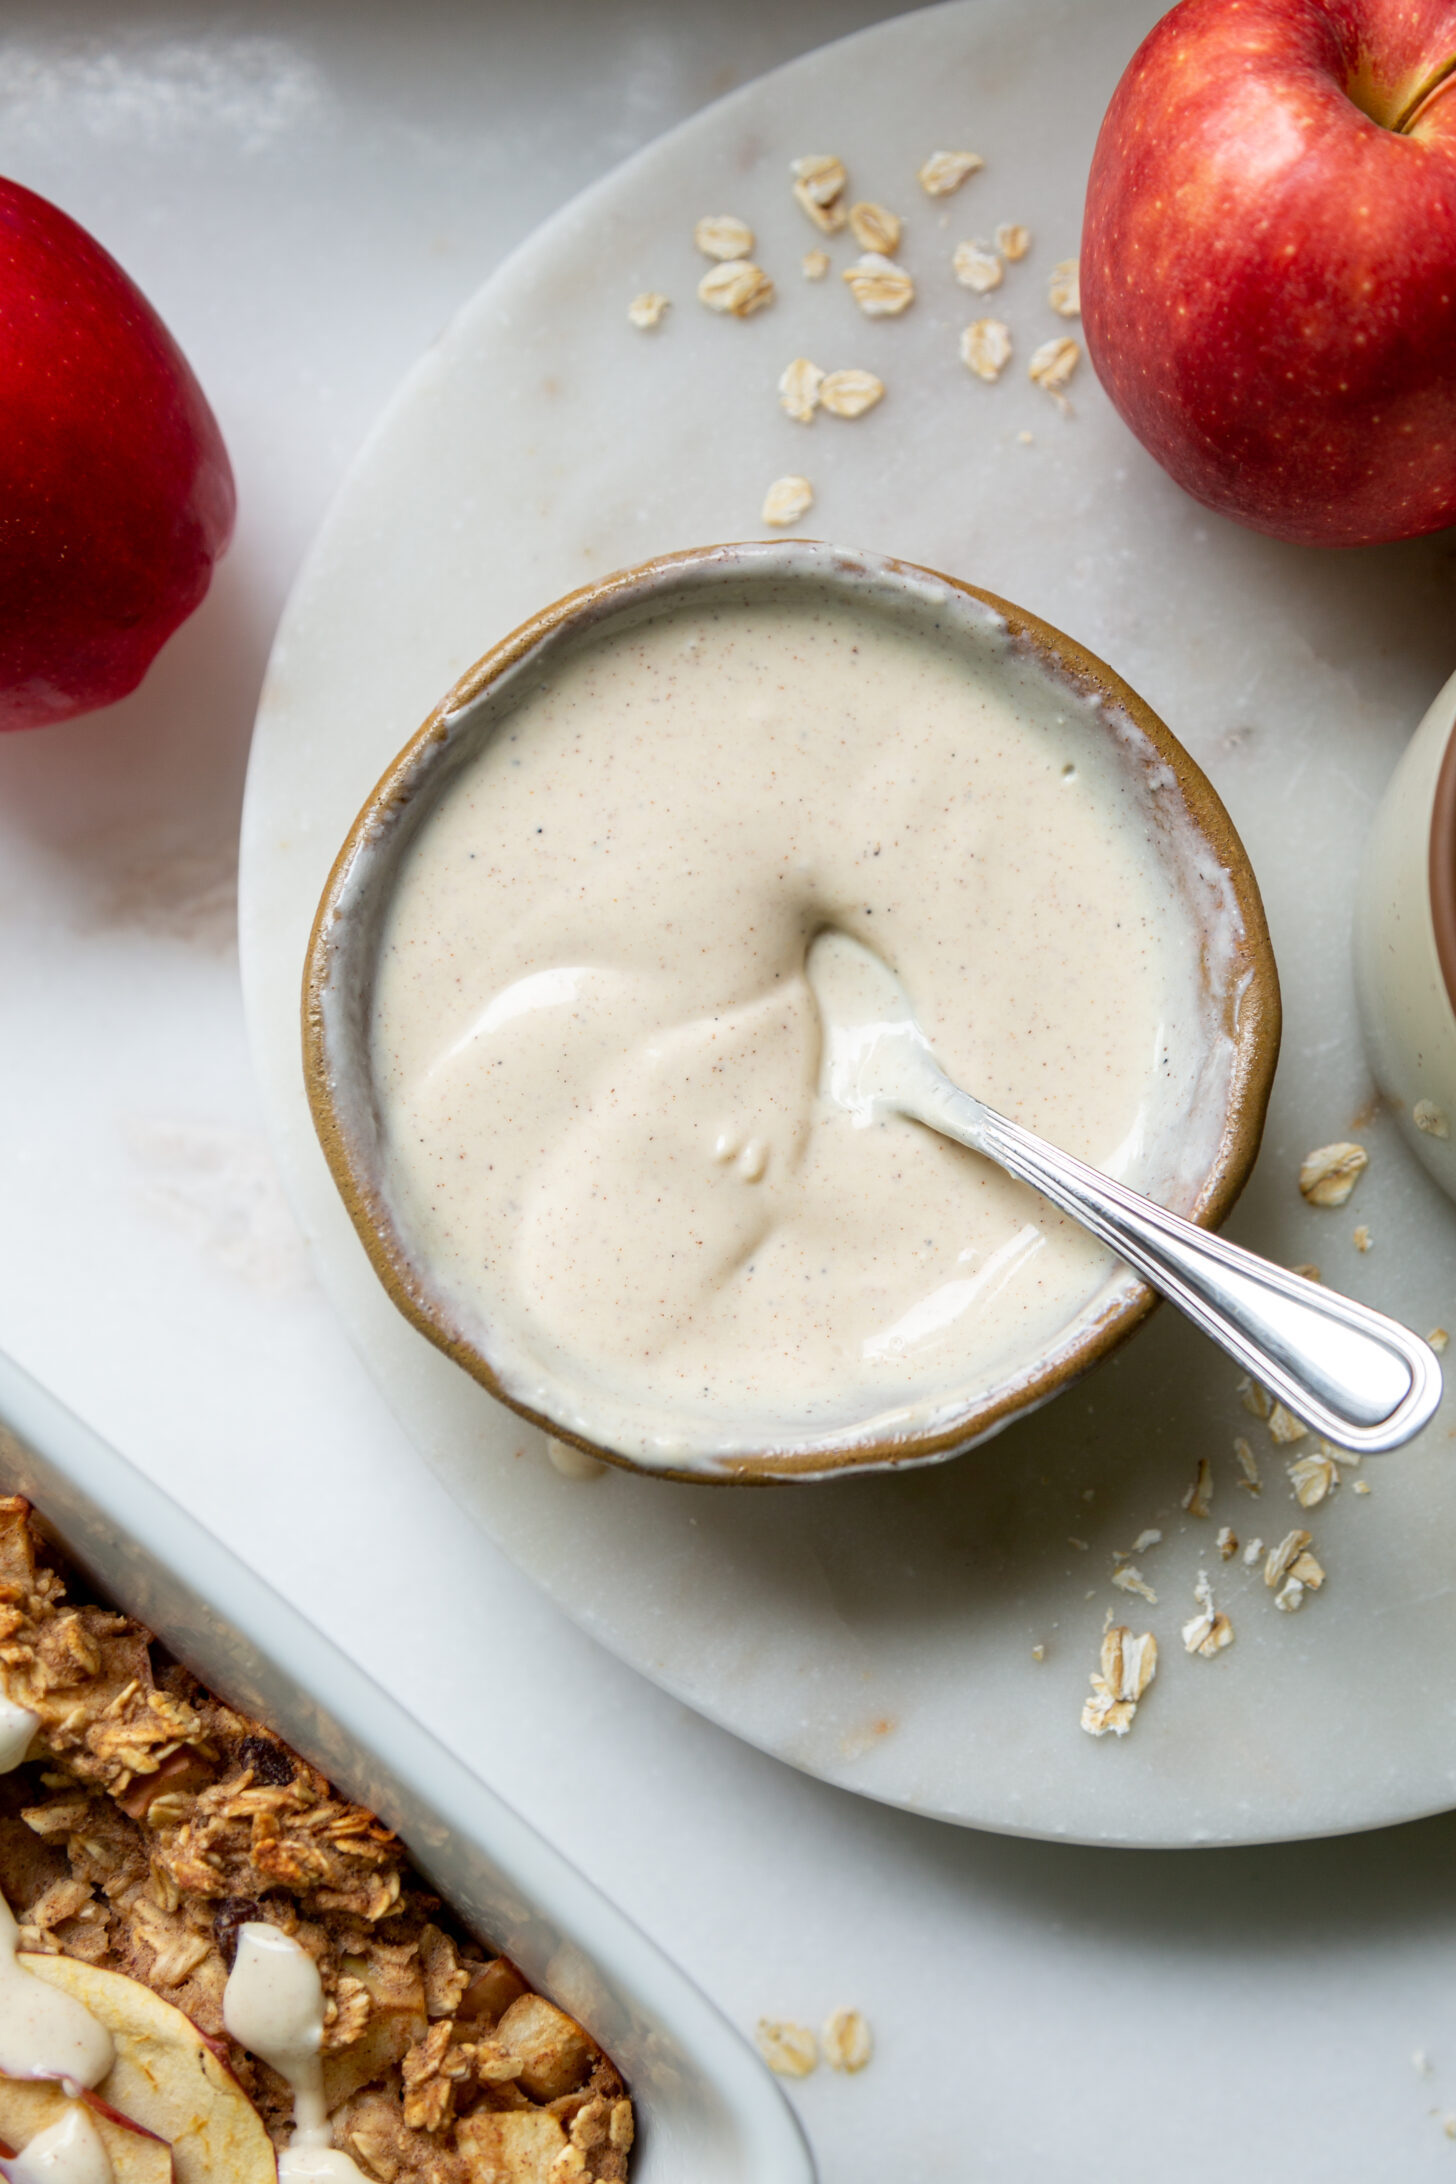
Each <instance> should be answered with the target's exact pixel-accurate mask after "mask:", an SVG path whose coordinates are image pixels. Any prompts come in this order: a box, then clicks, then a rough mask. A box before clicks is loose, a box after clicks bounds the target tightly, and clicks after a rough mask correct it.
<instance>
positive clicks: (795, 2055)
mask: <svg viewBox="0 0 1456 2184" xmlns="http://www.w3.org/2000/svg"><path fill="white" fill-rule="evenodd" d="M753 2037H754V2039H755V2040H756V2041H757V2043H758V2052H759V2054H760V2055H761V2056H762V2057H763V2059H764V2061H765V2062H766V2063H767V2064H768V2067H769V2069H770V2070H772V2071H774V2072H776V2073H777V2075H778V2076H779V2077H780V2078H807V2077H808V2075H809V2073H810V2071H811V2070H814V2069H815V2068H817V2066H818V2062H819V2046H818V2042H817V2041H816V2040H815V2038H814V2035H813V2033H812V2032H811V2031H810V2030H809V2027H808V2026H807V2025H796V2024H793V2023H792V2022H791V2021H790V2020H789V2019H788V2018H774V2017H760V2019H759V2020H758V2024H757V2026H756V2027H755V2030H754V2035H753Z"/></svg>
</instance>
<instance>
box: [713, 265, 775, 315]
mask: <svg viewBox="0 0 1456 2184" xmlns="http://www.w3.org/2000/svg"><path fill="white" fill-rule="evenodd" d="M773 299H774V284H773V282H772V281H771V280H770V279H769V277H768V275H767V274H766V273H765V272H764V270H763V268H762V266H757V265H754V264H753V263H752V262H751V260H749V259H747V258H730V259H729V260H728V262H727V263H726V264H725V265H715V266H714V267H713V270H712V272H711V273H705V274H704V275H703V277H702V279H701V280H700V281H699V282H698V301H699V303H705V304H706V305H707V307H708V309H709V310H710V311H718V312H720V313H724V314H726V315H727V316H728V317H730V318H752V316H753V314H754V312H755V311H762V310H763V309H764V307H765V305H766V304H770V303H772V302H773Z"/></svg>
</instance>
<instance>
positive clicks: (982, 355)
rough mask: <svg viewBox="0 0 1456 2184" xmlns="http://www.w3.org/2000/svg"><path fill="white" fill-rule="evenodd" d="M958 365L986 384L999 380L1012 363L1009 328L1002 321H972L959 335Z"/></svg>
mask: <svg viewBox="0 0 1456 2184" xmlns="http://www.w3.org/2000/svg"><path fill="white" fill-rule="evenodd" d="M961 362H962V364H964V365H965V367H966V370H967V371H970V372H974V373H975V375H976V377H977V378H978V379H984V380H986V381H987V382H988V384H989V383H990V382H991V381H993V380H997V379H999V378H1000V377H1001V374H1002V373H1003V372H1004V371H1005V369H1006V367H1007V365H1008V364H1009V363H1010V362H1011V328H1010V327H1009V326H1008V325H1007V324H1006V323H1005V321H1004V320H1003V319H998V318H981V319H973V320H972V322H971V324H970V325H969V326H967V327H965V328H964V329H963V330H962V333H961ZM1024 437H1029V435H1024Z"/></svg>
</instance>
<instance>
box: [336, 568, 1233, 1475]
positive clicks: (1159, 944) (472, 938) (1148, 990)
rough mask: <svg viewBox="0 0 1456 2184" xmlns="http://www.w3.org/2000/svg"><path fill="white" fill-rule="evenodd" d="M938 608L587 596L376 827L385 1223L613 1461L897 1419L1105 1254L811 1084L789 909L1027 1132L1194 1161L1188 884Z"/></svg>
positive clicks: (1090, 747)
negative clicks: (578, 641) (568, 648)
mask: <svg viewBox="0 0 1456 2184" xmlns="http://www.w3.org/2000/svg"><path fill="white" fill-rule="evenodd" d="M977 615H978V616H979V619H977V618H976V617H975V616H972V617H968V616H967V614H966V611H965V609H964V608H963V607H960V606H956V605H954V603H952V602H951V601H950V598H949V595H948V594H945V593H942V592H940V591H938V590H937V588H936V587H934V586H927V587H925V596H924V598H923V599H917V600H916V602H915V604H914V607H913V611H912V615H911V619H910V620H908V621H907V618H906V616H905V615H904V614H900V615H897V614H895V613H892V612H888V611H884V610H882V609H881V608H880V607H878V606H876V605H873V604H867V605H865V606H864V607H863V608H861V609H859V610H855V609H853V608H851V607H850V606H848V605H846V603H845V602H844V599H843V597H842V595H840V594H838V593H836V592H833V591H830V590H829V589H827V588H826V589H822V590H820V589H817V588H814V587H811V586H808V585H806V584H804V583H801V582H796V583H793V584H791V585H788V586H786V587H783V588H782V589H781V590H779V591H778V592H777V593H768V592H767V589H766V587H764V586H763V585H761V584H760V585H758V586H757V587H755V588H753V590H752V591H750V590H749V589H748V588H746V587H745V588H744V589H743V590H742V591H740V592H734V591H733V590H732V588H731V587H730V588H726V589H725V590H724V591H722V592H720V593H716V594H714V595H713V596H712V597H711V598H707V597H705V598H701V599H696V600H694V601H692V602H691V603H690V604H686V605H680V606H675V607H673V608H672V609H671V610H669V611H666V612H659V613H657V614H655V615H649V616H647V617H645V618H641V619H639V621H638V622H637V623H636V625H635V626H632V627H626V628H624V627H620V626H619V627H617V628H616V629H613V630H610V631H608V632H607V633H606V634H604V635H601V636H598V637H596V638H594V639H591V640H589V641H588V642H586V643H585V644H583V645H581V646H579V647H578V648H577V649H576V651H575V652H574V653H573V654H572V655H571V656H569V657H567V658H562V659H558V660H553V661H551V662H550V663H548V665H547V666H546V667H545V668H544V669H543V670H541V671H539V672H538V673H536V675H535V676H534V678H533V677H532V676H530V675H526V676H524V677H523V678H521V680H520V683H519V685H518V688H517V690H516V692H515V694H514V704H513V706H512V708H511V709H510V710H508V711H507V712H506V713H505V715H504V717H503V719H502V722H501V725H500V727H499V728H498V730H497V732H496V734H495V735H494V737H493V739H492V741H491V742H490V744H489V745H488V747H487V748H486V749H485V750H484V751H483V753H482V754H480V755H479V756H478V757H476V758H475V759H474V760H473V761H471V762H470V763H469V764H468V765H466V766H465V767H463V768H462V769H461V770H460V772H459V773H458V774H457V775H456V777H455V778H454V779H453V780H452V781H451V782H450V783H449V785H448V786H447V787H446V788H445V789H444V791H443V793H442V794H441V796H440V798H439V800H438V802H437V803H436V805H435V806H434V808H433V809H432V810H431V812H430V814H429V817H428V820H427V822H426V823H425V824H423V825H422V826H421V827H420V828H419V831H418V833H417V835H416V838H415V840H414V842H413V844H412V846H411V848H410V849H409V851H408V852H407V853H406V855H405V857H404V859H403V860H402V863H401V868H400V872H399V875H398V879H397V882H396V887H395V891H394V895H393V898H392V901H391V904H390V906H389V910H388V914H387V918H386V921H385V926H384V930H383V937H382V943H381V948H380V956H379V964H378V971H377V976H376V982H375V991H374V1002H373V1020H372V1066H373V1077H374V1082H375V1085H376V1089H377V1095H378V1104H379V1111H380V1117H381V1124H382V1132H383V1140H384V1145H385V1150H386V1187H387V1191H388V1195H389V1199H390V1203H391V1207H392V1209H393V1213H394V1216H395V1219H396V1221H397V1223H398V1225H399V1227H400V1229H401V1231H402V1233H403V1235H404V1236H405V1239H406V1241H407V1243H408V1245H409V1247H410V1249H411V1251H412V1253H413V1254H414V1255H415V1256H416V1258H417V1259H418V1260H419V1261H420V1262H421V1263H422V1264H424V1265H426V1266H427V1267H428V1268H429V1269H430V1275H431V1280H432V1282H433V1283H434V1284H435V1286H436V1287H437V1288H438V1289H439V1291H440V1293H441V1294H442V1296H444V1297H445V1298H446V1300H447V1301H448V1304H449V1306H450V1308H451V1310H452V1312H453V1313H454V1314H455V1315H456V1316H457V1318H458V1319H459V1321H460V1323H461V1325H462V1326H463V1327H464V1329H465V1330H466V1332H467V1333H469V1334H470V1335H471V1337H472V1339H473V1340H475V1341H476V1342H477V1343H478V1344H479V1346H480V1347H481V1348H482V1349H483V1350H484V1351H485V1353H486V1354H487V1355H488V1356H489V1357H490V1359H491V1361H492V1364H493V1365H494V1367H495V1369H496V1370H497V1372H498V1373H499V1375H500V1377H501V1379H502V1381H503V1383H504V1384H505V1385H506V1386H507V1387H508V1388H509V1389H510V1391H511V1393H512V1394H514V1395H515V1396H516V1397H517V1398H518V1399H520V1400H523V1401H525V1402H527V1403H528V1404H530V1405H532V1406H533V1407H535V1408H539V1409H541V1410H543V1411H545V1412H546V1413H547V1414H548V1415H550V1416H551V1417H553V1418H554V1419H556V1420H558V1421H560V1422H561V1423H562V1424H564V1425H566V1426H568V1427H570V1428H571V1429H572V1430H575V1431H577V1432H580V1433H582V1434H584V1435H585V1436H587V1437H588V1438H590V1439H593V1440H596V1441H599V1442H602V1443H605V1444H606V1445H607V1446H609V1447H615V1448H617V1449H620V1450H622V1451H623V1452H624V1453H626V1454H629V1455H632V1456H635V1457H636V1458H637V1459H638V1460H639V1461H646V1462H660V1463H667V1464H672V1465H677V1466H687V1467H692V1466H700V1467H711V1465H712V1464H713V1462H714V1461H715V1460H716V1459H717V1458H720V1457H723V1456H728V1455H732V1454H734V1453H737V1452H740V1451H744V1450H755V1449H764V1448H772V1449H778V1450H782V1451H799V1450H813V1449H815V1448H819V1447H825V1446H832V1445H834V1444H836V1443H839V1442H843V1441H846V1440H855V1439H870V1438H879V1437H881V1436H883V1435H886V1434H891V1433H894V1432H897V1431H905V1430H909V1429H911V1428H921V1427H924V1426H927V1425H933V1424H934V1423H935V1421H936V1419H937V1418H938V1417H939V1416H941V1415H943V1414H954V1412H955V1410H956V1409H957V1408H958V1407H959V1406H960V1403H961V1401H962V1398H963V1396H964V1393H965V1391H966V1390H967V1389H973V1390H976V1391H978V1392H979V1391H983V1390H988V1389H991V1388H994V1387H997V1386H1001V1385H1004V1384H1007V1383H1008V1382H1011V1381H1014V1379H1015V1377H1016V1376H1017V1374H1018V1373H1020V1372H1022V1371H1024V1370H1025V1369H1026V1367H1027V1365H1028V1364H1029V1363H1030V1362H1031V1361H1032V1360H1033V1359H1035V1358H1036V1357H1037V1356H1038V1355H1040V1354H1042V1353H1044V1352H1045V1351H1046V1350H1047V1349H1048V1348H1054V1347H1055V1346H1056V1345H1057V1344H1058V1343H1063V1342H1066V1341H1069V1340H1070V1339H1072V1336H1073V1334H1074V1333H1075V1331H1076V1330H1077V1329H1078V1328H1079V1327H1083V1326H1085V1325H1086V1324H1087V1323H1088V1322H1089V1320H1092V1319H1095V1318H1096V1317H1097V1316H1099V1315H1100V1313H1101V1312H1102V1311H1104V1310H1106V1309H1107V1308H1108V1306H1109V1303H1110V1301H1111V1299H1112V1297H1113V1296H1114V1295H1115V1294H1119V1293H1121V1292H1122V1290H1123V1288H1124V1287H1125V1283H1126V1276H1125V1274H1124V1273H1123V1272H1122V1271H1120V1270H1119V1269H1118V1268H1117V1266H1116V1263H1115V1262H1114V1261H1113V1260H1112V1258H1111V1256H1110V1255H1109V1254H1108V1253H1106V1252H1105V1251H1103V1250H1102V1249H1101V1247H1100V1246H1098V1245H1096V1244H1095V1243H1093V1242H1092V1241H1091V1240H1090V1239H1088V1238H1087V1237H1086V1236H1084V1235H1083V1234H1082V1233H1081V1232H1080V1231H1078V1230H1077V1229H1076V1228H1075V1227H1074V1226H1073V1225H1072V1224H1071V1223H1069V1222H1067V1221H1066V1220H1064V1219H1063V1218H1062V1217H1061V1216H1059V1215H1057V1214H1056V1213H1055V1212H1054V1211H1053V1210H1052V1209H1050V1208H1049V1207H1047V1206H1046V1205H1045V1204H1044V1202H1042V1201H1041V1200H1040V1199H1039V1198H1037V1197H1036V1195H1035V1194H1034V1193H1032V1192H1030V1191H1029V1190H1027V1189H1026V1188H1024V1187H1023V1186H1021V1185H1019V1184H1016V1183H1013V1182H1012V1181H1010V1179H1009V1178H1007V1177H1005V1176H1003V1175H1001V1174H1000V1173H999V1171H997V1170H995V1169H993V1168H992V1167H990V1166H989V1165H988V1164H987V1163H985V1162H983V1161H981V1160H979V1159H978V1158H977V1157H976V1156H975V1155H974V1154H971V1153H968V1152H966V1151H965V1150H963V1149H961V1148H958V1147H954V1146H952V1145H950V1144H949V1143H947V1142H946V1141H945V1140H943V1139H939V1138H937V1137H934V1136H933V1135H931V1134H930V1133H928V1132H926V1131H924V1130H922V1129H920V1128H919V1127H918V1126H916V1125H914V1124H909V1123H906V1122H904V1121H901V1120H898V1119H886V1120H883V1121H880V1122H878V1123H876V1124H875V1126H874V1127H873V1128H871V1129H868V1130H857V1129H855V1128H854V1127H853V1124H852V1123H851V1121H850V1118H849V1117H848V1116H846V1115H844V1114H843V1113H842V1112H837V1111H835V1110H834V1108H833V1106H832V1103H830V1102H828V1101H825V1100H823V1099H822V1098H821V1097H820V1096H819V1093H818V1089H817V1086H818V1074H819V1045H820V1039H819V1025H818V1019H817V1012H816V1009H815V1006H814V1003H813V999H812V996H811V994H810V992H809V989H808V987H807V984H806V982H805V978H804V957H805V953H806V950H807V947H808V944H809V942H810V941H811V940H812V938H813V936H814V934H815V933H816V932H817V931H819V930H821V929H823V928H824V927H826V926H829V927H835V928H838V929H841V930H843V931H845V932H847V933H850V934H852V935H854V936H855V937H856V938H858V939H860V940H862V941H863V942H865V943H866V944H867V945H868V946H870V947H872V948H874V949H876V950H877V951H878V952H879V953H881V954H882V955H883V957H884V959H885V960H886V961H887V962H888V963H890V964H891V965H892V966H893V968H894V970H895V971H896V973H897V974H898V976H899V977H900V979H901V980H902V982H903V984H904V986H905V987H906V989H907V992H908V994H909V997H910V1001H911V1004H912V1006H913V1008H914V1011H915V1015H916V1017H917V1018H918V1020H919V1022H920V1023H921V1025H922V1026H923V1027H924V1030H925V1032H926V1035H927V1036H928V1038H929V1039H930V1041H931V1043H932V1045H933V1046H934V1048H935V1050H936V1052H937V1054H938V1056H939V1057H940V1059H941V1060H942V1062H943V1064H944V1066H945V1068H946V1069H947V1070H948V1071H949V1072H950V1073H951V1074H952V1075H953V1076H955V1077H956V1078H957V1079H958V1081H960V1082H962V1083H963V1084H964V1085H965V1086H966V1088H967V1089H968V1090H970V1091H973V1092H975V1093H976V1094H977V1095H978V1096H979V1097H981V1098H984V1099H986V1100H988V1101H989V1102H990V1103H991V1104H992V1105H994V1106H997V1107H1000V1108H1002V1109H1004V1110H1005V1111H1007V1112H1008V1113H1010V1114H1013V1115H1015V1116H1017V1117H1018V1118H1019V1119H1020V1120H1022V1121H1024V1122H1025V1123H1027V1124H1028V1125H1029V1126H1030V1127H1031V1128H1032V1129H1034V1130H1036V1131H1038V1132H1039V1133H1040V1134H1042V1135H1043V1136H1045V1137H1047V1138H1050V1139H1051V1140H1052V1141H1053V1142H1055V1143H1057V1144H1060V1145H1063V1146H1066V1147H1067V1148H1068V1149H1069V1150H1071V1151H1073V1152H1076V1153H1078V1154H1080V1155H1081V1156H1082V1157H1083V1158H1085V1159H1089V1160H1091V1161H1093V1162H1095V1163H1096V1164H1098V1165H1099V1166H1101V1167H1103V1168H1105V1169H1107V1170H1108V1171H1110V1172H1111V1173H1113V1174H1117V1175H1120V1176H1123V1177H1124V1178H1126V1179H1127V1180H1128V1181H1130V1182H1132V1183H1134V1184H1136V1185H1138V1186H1139V1187H1141V1188H1144V1189H1149V1190H1151V1191H1153V1192H1154V1194H1155V1195H1162V1196H1164V1197H1165V1198H1166V1199H1167V1200H1168V1201H1169V1202H1171V1203H1175V1204H1177V1203H1186V1202H1187V1200H1188V1197H1189V1195H1190V1193H1191V1190H1192V1188H1193V1187H1194V1185H1195V1183H1196V1180H1197V1179H1198V1178H1199V1177H1200V1176H1201V1175H1202V1174H1203V1173H1204V1172H1205V1171H1206V1168H1207V1166H1208V1164H1209V1162H1210V1160H1211V1159H1212V1157H1213V1154H1214V1152H1215V1151H1216V1148H1217V1145H1218V1142H1219V1138H1220V1134H1221V1130H1222V1126H1223V1115H1224V1103H1223V1097H1222V1094H1223V1090H1224V1087H1225V1085H1226V1081H1227V1042H1226V1041H1225V1040H1224V1038H1223V1032H1222V1025H1221V1010H1222V996H1221V995H1220V994H1219V993H1218V991H1217V966H1216V964H1214V965H1213V969H1212V972H1210V964H1211V962H1212V959H1213V958H1214V957H1215V956H1216V955H1217V953H1218V949H1217V947H1216V946H1213V947H1209V948H1207V949H1206V948H1205V941H1206V940H1207V937H1208V932H1209V931H1213V930H1214V929H1215V928H1216V927H1217V923H1218V917H1219V915H1220V914H1224V913H1227V912H1228V910H1229V905H1228V903H1227V902H1224V903H1223V904H1222V905H1220V903H1219V901H1218V888H1219V884H1220V883H1221V882H1222V879H1223V875H1221V874H1218V873H1215V872H1213V871H1206V870H1204V868H1205V867H1207V865H1208V858H1207V855H1206V852H1205V850H1204V847H1203V845H1202V843H1201V840H1200V838H1199V837H1198V836H1197V834H1196V830H1195V829H1194V828H1193V826H1192V823H1191V821H1189V820H1188V819H1187V816H1186V814H1184V813H1183V812H1182V807H1181V802H1180V800H1179V798H1178V792H1177V787H1176V782H1175V781H1174V780H1173V779H1172V776H1171V775H1170V774H1168V772H1167V769H1166V768H1165V767H1161V766H1152V767H1150V766H1149V765H1148V764H1147V758H1148V753H1147V748H1146V745H1145V743H1144V744H1141V748H1139V744H1140V738H1139V735H1138V731H1137V730H1136V728H1135V727H1134V726H1133V724H1132V723H1131V722H1129V721H1127V720H1126V719H1124V718H1123V717H1122V716H1119V715H1109V714H1107V713H1104V712H1103V711H1102V710H1101V709H1099V708H1098V707H1097V706H1095V705H1094V704H1092V703H1091V702H1089V701H1088V700H1086V699H1084V698H1082V697H1080V696H1079V695H1077V694H1076V693H1075V692H1074V691H1073V690H1072V689H1071V688H1070V686H1069V685H1067V684H1066V683H1064V682H1061V681H1059V680H1055V679H1053V678H1052V677H1050V676H1049V675H1048V674H1047V673H1046V672H1045V671H1044V670H1042V669H1041V668H1040V667H1039V666H1037V664H1036V663H1035V662H1034V661H1033V660H1031V659H1030V658H1029V657H1028V656H1027V655H1026V654H1025V653H1024V652H1022V651H1019V650H1017V649H1016V648H1014V647H1013V646H1012V645H1011V644H1010V643H1009V642H1008V641H1007V639H1006V637H1005V635H1004V632H1003V631H1002V630H1001V629H1000V628H999V625H996V624H995V623H994V621H993V619H992V618H991V617H989V616H986V615H985V614H984V613H980V612H979V610H977ZM1200 889H1202V890H1203V891H1204V892H1203V895H1202V896H1200ZM1233 915H1234V918H1235V920H1236V911H1235V912H1234V913H1233ZM1204 920H1206V921H1207V930H1205V926H1204V923H1203V921H1204ZM1225 923H1227V916H1226V915H1225ZM1210 982H1211V983H1212V987H1213V989H1214V990H1213V991H1212V992H1211V991H1210Z"/></svg>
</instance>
